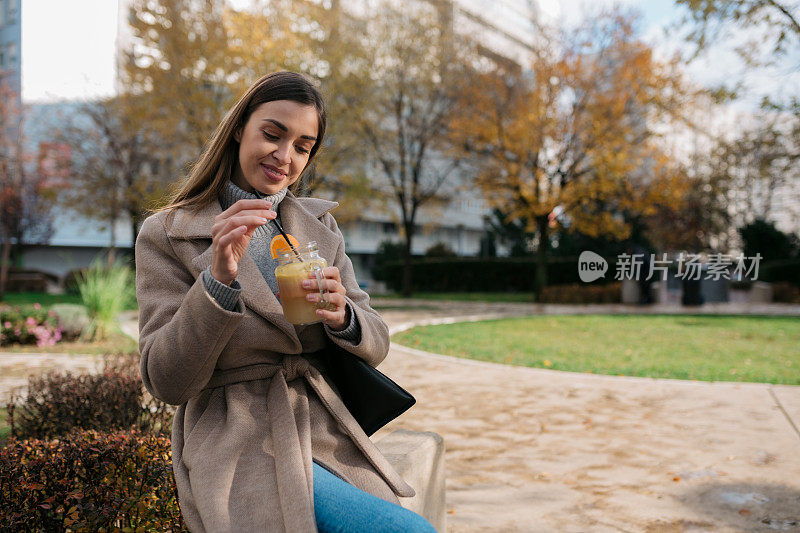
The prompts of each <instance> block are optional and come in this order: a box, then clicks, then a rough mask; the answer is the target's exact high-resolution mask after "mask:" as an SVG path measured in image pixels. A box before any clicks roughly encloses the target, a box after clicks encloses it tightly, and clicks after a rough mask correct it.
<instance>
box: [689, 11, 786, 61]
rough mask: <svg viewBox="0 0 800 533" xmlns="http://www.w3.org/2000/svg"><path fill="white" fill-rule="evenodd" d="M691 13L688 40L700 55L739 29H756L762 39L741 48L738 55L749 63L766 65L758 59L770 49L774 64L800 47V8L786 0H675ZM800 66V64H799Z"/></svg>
mask: <svg viewBox="0 0 800 533" xmlns="http://www.w3.org/2000/svg"><path fill="white" fill-rule="evenodd" d="M675 3H676V4H677V5H679V6H683V7H685V8H686V9H687V10H688V14H687V16H686V20H685V22H691V23H692V26H693V27H692V29H691V31H690V32H689V33H688V34H687V36H686V39H687V40H688V41H690V42H692V43H694V44H695V45H696V47H697V48H696V52H695V54H697V53H700V52H701V51H702V50H703V49H705V48H706V47H707V46H708V44H710V43H711V42H713V41H716V40H719V39H723V38H725V37H729V36H731V35H732V34H733V31H734V30H735V29H736V28H737V26H738V27H740V28H746V27H754V26H755V27H756V28H758V29H759V32H758V34H759V36H760V42H759V41H758V40H755V41H751V42H748V43H744V44H743V45H742V46H739V47H737V49H736V51H737V53H738V54H739V55H740V56H741V57H742V58H744V59H745V60H746V61H747V62H748V63H749V64H751V65H754V64H759V63H764V62H765V61H764V60H763V59H759V58H757V57H756V54H757V53H758V52H760V51H762V47H763V46H764V45H766V46H767V48H768V50H769V53H770V54H771V55H772V59H770V60H766V62H767V63H769V62H771V61H774V60H775V59H776V58H778V57H782V56H785V55H787V54H791V53H793V52H794V51H795V50H797V48H798V46H800V18H798V14H797V6H796V5H792V4H789V3H787V2H784V1H783V0H675ZM798 67H800V65H798Z"/></svg>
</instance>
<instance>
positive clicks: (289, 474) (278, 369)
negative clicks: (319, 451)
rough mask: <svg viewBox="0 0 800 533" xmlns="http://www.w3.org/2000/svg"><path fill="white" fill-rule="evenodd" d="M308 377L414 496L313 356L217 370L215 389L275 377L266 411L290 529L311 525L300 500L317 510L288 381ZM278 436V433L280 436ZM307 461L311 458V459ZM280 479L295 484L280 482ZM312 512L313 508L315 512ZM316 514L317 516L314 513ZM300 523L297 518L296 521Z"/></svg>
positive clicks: (388, 475) (398, 485)
mask: <svg viewBox="0 0 800 533" xmlns="http://www.w3.org/2000/svg"><path fill="white" fill-rule="evenodd" d="M300 377H302V378H305V380H306V382H307V383H308V384H309V385H311V388H312V389H314V392H316V393H317V396H318V397H319V398H320V400H321V401H322V404H323V405H324V406H325V408H326V409H327V410H328V412H329V413H330V414H331V416H333V418H334V419H335V420H336V422H337V423H338V424H339V426H340V427H341V428H342V429H343V430H344V432H345V433H346V434H347V435H348V436H349V437H350V439H351V440H352V441H353V443H354V444H355V445H356V446H357V447H358V449H360V450H361V452H362V453H363V454H364V456H365V457H366V458H367V459H368V460H369V462H370V463H372V465H373V466H374V467H375V468H376V470H377V471H378V472H379V473H381V475H382V476H383V478H384V480H385V481H386V483H387V484H388V485H389V487H391V489H392V490H393V491H394V493H395V494H397V495H398V496H403V497H409V496H414V494H415V492H414V489H413V488H412V487H411V486H410V485H409V484H408V483H406V482H405V481H404V480H403V478H402V477H401V476H400V474H398V473H397V471H396V470H395V469H394V467H392V465H391V464H390V463H389V461H388V460H387V459H386V458H385V457H384V456H383V454H381V453H380V451H379V450H378V448H377V447H376V446H375V444H374V443H373V442H372V441H371V440H370V439H369V437H367V435H366V433H364V430H363V429H362V428H361V426H360V425H359V424H358V422H357V421H356V419H355V418H353V415H352V414H350V411H349V410H348V409H347V407H346V406H345V405H344V403H343V402H342V399H341V398H340V397H339V395H338V394H336V392H335V391H334V390H333V389H332V388H331V387H330V385H329V384H328V382H327V381H325V378H324V377H323V376H322V374H321V373H320V371H319V370H318V369H317V368H316V367H315V366H314V365H312V364H311V363H310V362H309V360H308V359H307V358H306V357H304V356H301V355H287V356H284V358H283V361H282V363H280V364H273V363H261V364H256V365H249V366H246V367H241V368H234V369H231V370H217V371H215V372H214V374H213V375H212V376H211V380H210V381H209V382H208V385H206V387H205V388H206V389H214V388H217V387H223V386H225V385H231V384H233V383H242V382H245V381H256V380H261V379H268V378H272V380H271V382H270V386H269V391H268V392H267V402H268V405H269V406H270V408H269V409H267V416H268V418H269V424H270V428H271V432H272V437H273V438H272V442H273V449H274V450H275V452H274V453H275V466H276V468H277V471H276V473H277V479H278V481H279V483H278V485H279V486H278V493H279V495H280V499H281V511H282V513H283V515H284V520H285V522H284V523H285V524H286V526H287V528H286V529H287V531H305V530H306V529H307V528H308V525H307V524H306V523H305V522H304V521H303V520H304V518H303V517H302V516H301V515H303V514H304V513H298V512H297V509H298V505H301V504H302V505H307V506H309V507H311V509H312V511H313V499H312V498H313V494H314V485H313V480H312V479H303V478H304V477H305V476H298V475H297V473H298V472H305V471H306V470H305V467H304V459H303V457H302V451H301V450H302V449H303V447H302V446H301V443H300V436H299V434H298V432H297V424H296V422H295V418H294V416H293V415H292V413H293V410H292V407H291V402H290V399H289V389H288V386H287V382H288V381H292V380H294V379H297V378H300ZM278 435H280V438H278ZM308 460H309V461H310V460H311V458H309V459H308ZM282 483H286V485H291V486H286V487H284V486H281V484H282ZM302 493H305V494H308V501H303V502H298V501H297V500H296V499H292V501H287V500H289V499H290V498H289V497H288V495H289V494H295V495H296V494H302ZM312 517H313V513H312ZM312 519H313V518H312ZM298 521H299V522H301V523H296V522H298Z"/></svg>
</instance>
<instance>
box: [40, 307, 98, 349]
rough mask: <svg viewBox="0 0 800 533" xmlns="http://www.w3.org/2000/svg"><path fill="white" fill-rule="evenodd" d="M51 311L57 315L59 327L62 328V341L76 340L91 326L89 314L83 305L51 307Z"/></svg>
mask: <svg viewBox="0 0 800 533" xmlns="http://www.w3.org/2000/svg"><path fill="white" fill-rule="evenodd" d="M50 310H51V311H52V312H53V313H54V314H55V316H56V320H57V321H58V327H59V328H61V338H62V339H66V340H75V339H77V338H78V337H80V336H81V333H82V332H83V330H84V329H86V328H87V327H88V326H89V322H90V320H89V314H88V313H87V312H86V308H85V307H84V306H82V305H78V304H55V305H51V306H50Z"/></svg>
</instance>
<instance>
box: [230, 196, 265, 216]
mask: <svg viewBox="0 0 800 533" xmlns="http://www.w3.org/2000/svg"><path fill="white" fill-rule="evenodd" d="M270 207H272V202H268V201H267V200H255V199H253V200H239V201H238V202H236V203H234V204H233V205H232V206H230V207H229V208H228V209H226V210H225V211H223V212H222V213H221V214H219V215H217V218H220V217H221V218H230V217H232V216H233V215H235V214H237V213H240V212H242V211H248V210H253V211H266V210H268V209H269V208H270ZM273 213H274V211H273Z"/></svg>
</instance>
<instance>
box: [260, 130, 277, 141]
mask: <svg viewBox="0 0 800 533" xmlns="http://www.w3.org/2000/svg"><path fill="white" fill-rule="evenodd" d="M262 133H263V134H264V137H265V138H267V139H269V140H270V141H277V140H278V138H277V137H276V136H275V135H270V134H269V133H267V132H266V131H264V132H262Z"/></svg>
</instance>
